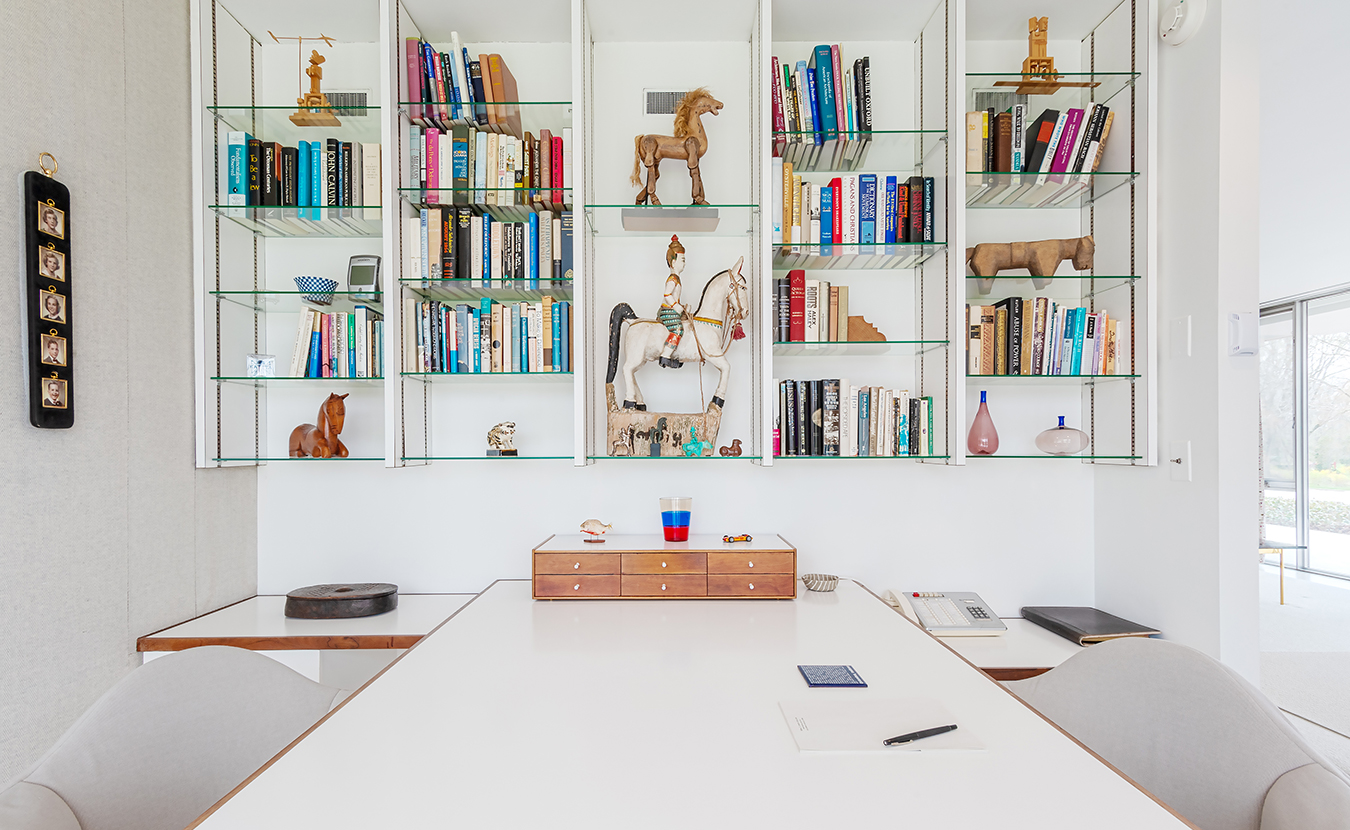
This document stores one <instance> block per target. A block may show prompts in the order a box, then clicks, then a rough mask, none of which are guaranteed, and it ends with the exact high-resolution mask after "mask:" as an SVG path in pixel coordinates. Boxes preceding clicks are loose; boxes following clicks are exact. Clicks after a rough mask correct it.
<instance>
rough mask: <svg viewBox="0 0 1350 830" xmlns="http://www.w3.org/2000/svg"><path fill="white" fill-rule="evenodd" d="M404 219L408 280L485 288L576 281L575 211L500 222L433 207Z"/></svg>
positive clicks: (463, 207)
mask: <svg viewBox="0 0 1350 830" xmlns="http://www.w3.org/2000/svg"><path fill="white" fill-rule="evenodd" d="M405 221H406V222H407V237H406V238H407V239H408V240H409V242H410V243H411V244H409V245H408V246H407V248H406V250H407V261H406V262H405V264H404V274H405V275H406V276H405V278H407V279H421V280H453V279H464V280H475V281H476V282H477V284H478V285H480V286H481V287H483V288H488V287H491V286H494V285H496V286H501V287H513V288H538V287H539V281H540V280H544V281H548V280H570V279H572V212H571V211H570V210H568V211H563V212H562V213H561V214H558V215H554V213H553V211H551V210H541V211H538V212H531V213H530V214H529V216H528V217H527V221H524V222H499V221H497V220H495V219H493V218H492V216H491V215H490V214H481V215H479V214H475V213H474V212H473V210H472V209H471V208H470V207H468V206H466V205H455V206H451V207H434V206H433V207H424V208H422V209H421V211H420V212H419V216H418V217H417V218H412V217H409V218H408V219H407V220H405Z"/></svg>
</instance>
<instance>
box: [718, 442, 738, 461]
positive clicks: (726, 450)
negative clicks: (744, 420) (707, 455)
mask: <svg viewBox="0 0 1350 830" xmlns="http://www.w3.org/2000/svg"><path fill="white" fill-rule="evenodd" d="M718 452H720V453H721V454H722V457H723V458H740V457H741V439H739V438H732V439H731V446H729V447H722V448H721V449H719V450H718Z"/></svg>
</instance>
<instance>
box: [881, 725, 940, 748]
mask: <svg viewBox="0 0 1350 830" xmlns="http://www.w3.org/2000/svg"><path fill="white" fill-rule="evenodd" d="M955 728H956V724H954V723H951V724H948V725H946V726H934V727H933V728H932V729H921V730H919V731H918V732H909V733H907V734H904V735H896V736H895V737H894V738H887V739H886V740H884V741H882V742H881V745H882V746H895V745H896V744H907V743H910V742H911V741H921V740H923V739H924V738H931V737H933V736H934V735H945V734H946V733H948V732H950V731H952V730H953V729H955Z"/></svg>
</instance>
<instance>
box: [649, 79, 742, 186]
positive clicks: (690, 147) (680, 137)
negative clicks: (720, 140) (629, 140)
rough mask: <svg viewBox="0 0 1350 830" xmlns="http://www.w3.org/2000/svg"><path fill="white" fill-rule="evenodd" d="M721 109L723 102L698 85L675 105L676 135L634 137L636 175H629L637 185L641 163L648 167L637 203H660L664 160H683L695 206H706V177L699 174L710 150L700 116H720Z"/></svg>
mask: <svg viewBox="0 0 1350 830" xmlns="http://www.w3.org/2000/svg"><path fill="white" fill-rule="evenodd" d="M721 111H722V102H721V101H719V100H717V99H716V98H714V97H712V93H710V92H708V90H707V89H706V88H704V87H699V88H698V89H695V90H693V91H691V92H687V93H685V96H684V97H683V98H681V99H680V103H679V104H678V105H677V106H676V107H675V135H673V136H671V135H639V136H634V137H633V175H632V176H630V177H629V181H631V182H632V183H633V184H635V185H639V184H642V178H641V176H640V175H639V165H645V166H646V168H647V184H646V185H645V186H644V187H643V188H642V190H641V191H640V192H639V193H638V195H637V204H639V205H645V204H648V203H649V201H650V204H653V205H659V204H661V200H660V199H658V198H656V180H657V179H659V178H660V177H661V172H660V169H659V167H660V164H661V159H684V160H685V162H686V163H687V164H688V165H689V178H690V179H691V180H692V187H693V199H694V204H696V205H706V204H708V200H707V199H706V198H704V195H703V176H702V175H701V174H700V173H699V169H698V160H699V159H700V158H702V156H703V154H704V153H706V152H708V134H707V133H705V132H704V131H703V122H702V121H700V120H699V116H701V115H703V114H704V113H712V114H713V115H717V114H718V113H719V112H721Z"/></svg>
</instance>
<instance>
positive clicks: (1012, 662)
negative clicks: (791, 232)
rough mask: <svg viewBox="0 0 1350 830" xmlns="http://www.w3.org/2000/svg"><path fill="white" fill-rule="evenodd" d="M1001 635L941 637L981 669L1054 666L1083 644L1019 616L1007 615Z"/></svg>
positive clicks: (1044, 667) (1066, 658) (1081, 648)
mask: <svg viewBox="0 0 1350 830" xmlns="http://www.w3.org/2000/svg"><path fill="white" fill-rule="evenodd" d="M1003 623H1004V624H1005V625H1007V626H1008V631H1007V632H1006V633H1004V634H1002V635H1000V636H998V637H942V638H940V639H941V640H942V642H944V643H946V644H947V645H949V646H951V647H952V650H953V651H955V652H956V653H957V654H960V655H961V656H962V657H964V658H966V659H967V660H969V661H970V662H972V663H974V664H975V665H977V666H979V667H980V668H982V669H1010V668H1041V669H1052V668H1054V667H1055V666H1058V665H1059V664H1060V663H1063V662H1064V661H1065V660H1068V659H1069V658H1070V657H1072V656H1074V655H1075V654H1077V653H1078V652H1080V651H1082V650H1083V647H1082V646H1080V645H1078V644H1077V643H1073V642H1070V641H1069V640H1066V639H1064V638H1063V637H1061V636H1059V635H1058V634H1055V633H1054V632H1052V631H1047V630H1045V629H1044V628H1041V627H1040V626H1039V625H1036V624H1035V623H1033V622H1029V621H1027V620H1024V619H1022V618H1020V617H1011V618H1010V617H1004V618H1003Z"/></svg>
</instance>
